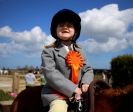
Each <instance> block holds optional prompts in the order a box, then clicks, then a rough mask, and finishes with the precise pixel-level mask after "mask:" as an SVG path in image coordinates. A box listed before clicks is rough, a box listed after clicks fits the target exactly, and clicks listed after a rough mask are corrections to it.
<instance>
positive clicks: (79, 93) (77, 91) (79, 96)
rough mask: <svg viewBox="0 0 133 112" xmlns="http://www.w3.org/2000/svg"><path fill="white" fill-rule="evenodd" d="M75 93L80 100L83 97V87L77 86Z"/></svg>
mask: <svg viewBox="0 0 133 112" xmlns="http://www.w3.org/2000/svg"><path fill="white" fill-rule="evenodd" d="M74 93H75V96H74V97H75V99H76V100H79V99H80V98H81V94H82V91H81V89H80V88H78V87H77V88H76V89H75V91H74Z"/></svg>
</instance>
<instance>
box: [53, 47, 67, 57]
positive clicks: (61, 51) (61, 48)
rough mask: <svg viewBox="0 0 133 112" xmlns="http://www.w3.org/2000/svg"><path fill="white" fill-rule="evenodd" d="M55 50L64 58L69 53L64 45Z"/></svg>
mask: <svg viewBox="0 0 133 112" xmlns="http://www.w3.org/2000/svg"><path fill="white" fill-rule="evenodd" d="M55 50H56V51H57V52H58V55H59V56H61V57H63V58H65V57H66V54H67V51H66V49H65V48H64V47H63V46H62V45H60V46H59V47H58V48H55Z"/></svg>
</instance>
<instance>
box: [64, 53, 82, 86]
mask: <svg viewBox="0 0 133 112" xmlns="http://www.w3.org/2000/svg"><path fill="white" fill-rule="evenodd" d="M66 62H67V64H68V66H70V67H71V70H72V74H71V80H72V82H74V83H75V84H77V83H78V73H79V70H80V68H81V67H82V66H83V64H84V60H83V58H82V56H81V54H80V53H79V52H77V51H70V52H69V53H68V54H67V56H66Z"/></svg>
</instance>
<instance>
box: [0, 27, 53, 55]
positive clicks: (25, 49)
mask: <svg viewBox="0 0 133 112" xmlns="http://www.w3.org/2000/svg"><path fill="white" fill-rule="evenodd" d="M0 38H7V39H10V42H9V43H0V55H6V54H8V53H13V52H21V53H27V54H28V55H29V54H32V55H34V53H35V54H36V55H37V53H39V52H40V51H41V50H42V48H43V46H44V45H45V44H48V43H50V42H51V41H53V40H54V39H53V38H52V37H51V36H47V35H46V34H45V33H44V32H42V30H41V28H40V27H39V26H36V27H34V28H32V29H31V30H30V31H27V30H25V31H23V32H14V31H12V28H10V27H9V26H4V27H2V28H0Z"/></svg>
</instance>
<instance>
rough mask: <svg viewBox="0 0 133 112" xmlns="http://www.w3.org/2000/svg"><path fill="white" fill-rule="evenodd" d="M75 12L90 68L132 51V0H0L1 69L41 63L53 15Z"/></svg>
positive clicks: (101, 66)
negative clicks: (77, 15) (68, 11)
mask: <svg viewBox="0 0 133 112" xmlns="http://www.w3.org/2000/svg"><path fill="white" fill-rule="evenodd" d="M63 8H68V9H71V10H73V11H75V12H77V13H78V14H79V15H80V17H81V19H82V22H81V25H82V30H81V35H80V38H79V40H78V41H77V42H78V43H79V44H80V45H81V46H82V47H83V49H84V51H85V54H86V58H87V62H88V64H90V65H91V66H92V67H93V68H110V61H111V59H112V58H114V57H116V56H119V55H123V54H132V53H133V0H82V1H81V0H0V68H2V67H8V68H15V67H18V66H19V67H23V66H25V65H29V66H31V65H33V66H35V67H36V66H39V67H40V65H41V51H42V49H43V46H44V45H47V44H50V43H51V42H53V41H54V39H53V38H52V37H51V35H50V30H49V29H50V23H51V19H52V16H53V15H54V14H55V13H56V12H57V11H59V10H60V9H63Z"/></svg>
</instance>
